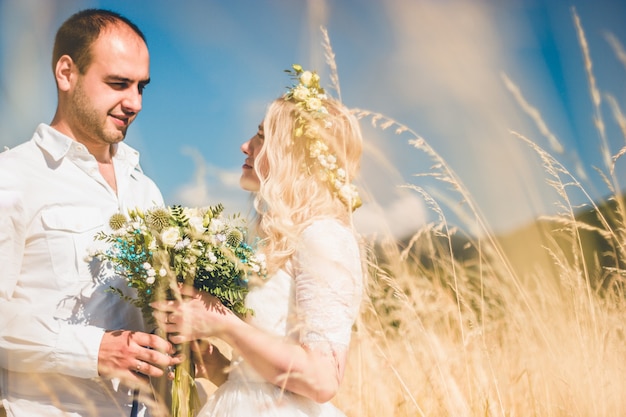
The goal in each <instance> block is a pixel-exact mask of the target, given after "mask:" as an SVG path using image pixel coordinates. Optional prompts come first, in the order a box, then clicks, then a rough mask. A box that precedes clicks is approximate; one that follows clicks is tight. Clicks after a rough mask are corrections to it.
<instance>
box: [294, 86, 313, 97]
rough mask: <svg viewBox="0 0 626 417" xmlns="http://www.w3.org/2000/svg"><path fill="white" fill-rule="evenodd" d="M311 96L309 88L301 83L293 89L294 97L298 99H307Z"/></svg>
mask: <svg viewBox="0 0 626 417" xmlns="http://www.w3.org/2000/svg"><path fill="white" fill-rule="evenodd" d="M308 97H309V89H308V88H306V87H305V86H303V85H299V86H297V87H296V88H294V89H293V98H295V99H296V100H298V101H305V100H306V99H307V98H308Z"/></svg>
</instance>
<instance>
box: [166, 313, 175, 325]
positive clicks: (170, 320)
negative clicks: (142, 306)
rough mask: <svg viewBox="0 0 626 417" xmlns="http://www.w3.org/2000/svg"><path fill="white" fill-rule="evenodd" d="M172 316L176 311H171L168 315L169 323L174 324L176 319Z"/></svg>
mask: <svg viewBox="0 0 626 417" xmlns="http://www.w3.org/2000/svg"><path fill="white" fill-rule="evenodd" d="M172 316H174V313H169V314H168V315H167V324H174V320H173V319H172Z"/></svg>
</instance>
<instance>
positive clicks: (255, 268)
mask: <svg viewBox="0 0 626 417" xmlns="http://www.w3.org/2000/svg"><path fill="white" fill-rule="evenodd" d="M223 210H224V207H223V206H222V205H221V204H220V205H217V206H211V207H202V208H186V207H181V206H172V207H157V208H154V209H151V210H146V211H142V210H139V209H136V210H129V212H128V216H126V215H124V214H121V213H117V214H114V215H113V216H111V218H110V220H109V225H110V227H111V230H112V232H111V233H105V232H100V233H99V234H98V235H96V239H98V240H103V241H105V242H107V243H109V246H108V248H107V249H106V250H101V251H98V252H97V253H95V254H94V255H95V256H96V257H98V258H99V259H101V260H105V261H110V262H111V263H112V264H113V266H114V268H115V271H116V272H117V273H118V274H119V275H121V276H123V277H125V278H126V280H127V282H128V286H129V287H132V288H135V289H136V293H137V295H136V298H132V297H129V296H127V295H124V294H123V293H122V291H121V290H120V289H118V288H111V290H112V291H115V292H117V293H118V294H119V295H120V296H121V297H123V298H124V299H125V300H127V301H129V302H131V303H132V304H134V305H135V306H137V307H139V308H140V309H141V311H142V313H143V316H144V318H145V320H146V322H147V323H149V324H151V325H152V326H154V324H155V323H154V319H153V317H152V309H151V307H150V303H151V302H153V301H156V300H163V299H172V298H173V297H174V295H175V292H174V291H173V290H174V289H175V288H176V286H178V285H180V284H187V285H193V286H194V287H195V288H197V289H199V290H202V291H207V292H209V293H210V294H212V295H213V296H215V297H217V298H218V299H219V300H220V301H221V302H222V303H223V304H224V305H225V306H226V307H228V308H230V309H231V310H232V311H233V312H235V313H236V314H238V315H242V316H243V315H246V314H252V313H253V312H252V311H251V310H249V309H247V308H246V307H245V304H244V300H245V296H246V294H247V292H248V286H247V283H248V277H249V276H250V275H252V274H256V275H258V276H261V277H263V276H264V274H265V263H264V258H263V256H262V255H261V254H257V253H256V252H255V250H254V248H253V247H252V246H250V245H249V244H248V243H247V242H246V232H247V229H246V226H245V222H244V221H243V219H242V218H241V217H240V216H239V215H233V216H230V217H225V216H223ZM178 348H179V349H180V350H182V351H183V354H184V356H185V357H186V358H190V357H191V356H190V355H189V351H188V350H189V346H185V345H183V346H179V347H178ZM194 376H195V370H194V366H193V363H191V361H190V360H186V361H185V362H183V363H182V364H180V365H178V366H177V367H176V369H175V376H174V382H173V385H172V416H174V417H183V416H184V417H189V416H193V415H194V411H195V408H196V407H197V405H198V404H197V393H196V387H195V383H194Z"/></svg>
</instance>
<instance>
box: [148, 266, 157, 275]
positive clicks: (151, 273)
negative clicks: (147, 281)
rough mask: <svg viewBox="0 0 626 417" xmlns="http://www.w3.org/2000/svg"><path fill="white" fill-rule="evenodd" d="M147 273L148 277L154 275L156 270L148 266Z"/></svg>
mask: <svg viewBox="0 0 626 417" xmlns="http://www.w3.org/2000/svg"><path fill="white" fill-rule="evenodd" d="M147 274H148V276H149V277H154V276H155V275H156V271H155V270H154V269H152V268H150V269H148V272H147Z"/></svg>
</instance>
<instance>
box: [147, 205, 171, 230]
mask: <svg viewBox="0 0 626 417" xmlns="http://www.w3.org/2000/svg"><path fill="white" fill-rule="evenodd" d="M146 223H147V224H148V227H150V228H152V229H155V230H156V231H159V232H160V231H161V230H163V229H165V228H166V227H168V226H169V225H170V213H169V211H167V210H165V209H163V208H156V209H154V210H152V211H151V212H150V213H149V214H148V216H147V218H146Z"/></svg>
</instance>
